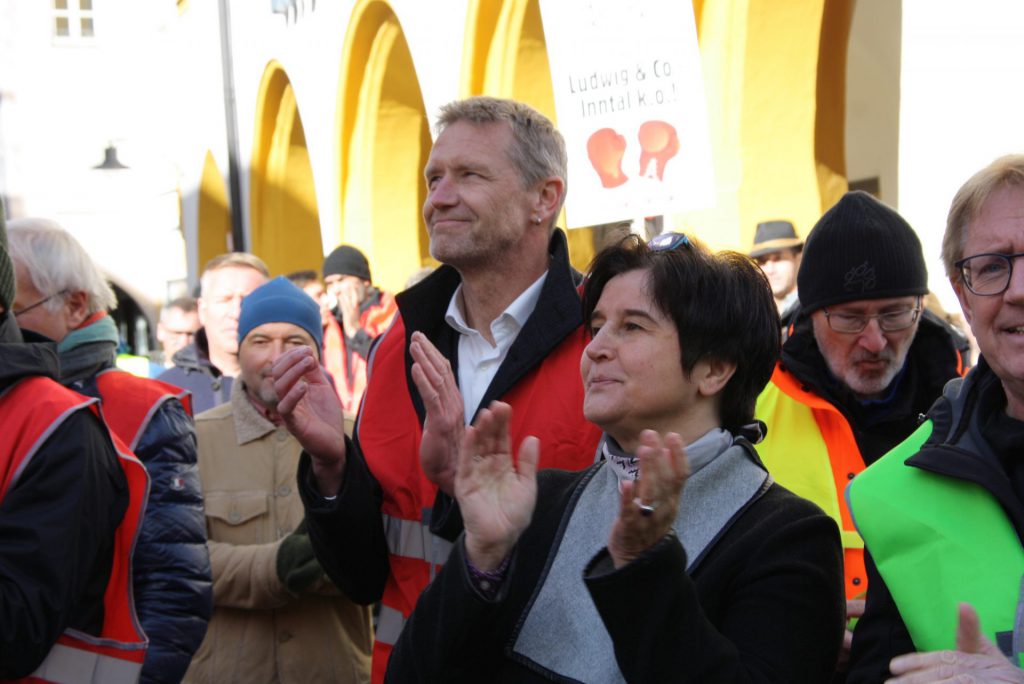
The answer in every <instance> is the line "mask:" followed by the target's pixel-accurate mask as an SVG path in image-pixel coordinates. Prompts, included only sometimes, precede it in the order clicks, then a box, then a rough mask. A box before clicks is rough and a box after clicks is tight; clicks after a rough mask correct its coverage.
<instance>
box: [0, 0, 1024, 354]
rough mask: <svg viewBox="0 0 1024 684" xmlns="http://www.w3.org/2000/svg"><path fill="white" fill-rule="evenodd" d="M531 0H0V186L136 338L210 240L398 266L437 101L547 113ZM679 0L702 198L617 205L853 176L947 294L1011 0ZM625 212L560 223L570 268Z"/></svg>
mask: <svg viewBox="0 0 1024 684" xmlns="http://www.w3.org/2000/svg"><path fill="white" fill-rule="evenodd" d="M539 1H540V0H177V1H175V0H145V1H144V2H139V1H138V0H44V1H37V2H27V1H25V0H0V194H2V196H3V198H4V200H5V202H6V203H7V208H8V213H9V214H10V215H12V216H26V215H42V216H48V217H52V218H54V219H56V220H58V221H59V222H60V223H62V224H63V225H64V226H65V227H67V228H68V229H69V230H71V231H72V232H74V233H75V234H76V236H78V238H79V239H80V240H81V241H82V242H83V244H84V245H85V246H86V248H87V249H89V250H90V252H91V253H92V254H93V255H94V257H95V258H96V259H97V261H98V262H99V263H100V264H101V266H102V267H103V268H104V269H105V270H106V272H107V273H108V274H109V276H110V278H111V280H112V281H113V282H114V284H115V285H116V286H117V288H118V295H119V297H120V298H121V307H120V308H121V310H122V313H121V314H119V318H118V320H119V322H120V323H121V326H122V334H123V335H124V336H125V338H126V339H127V340H129V342H130V343H131V344H132V345H133V347H134V349H135V350H136V351H137V352H139V353H145V352H146V351H148V348H149V346H150V345H151V342H152V340H151V330H153V329H154V328H155V320H156V319H155V316H156V312H157V310H158V307H159V306H160V305H161V304H162V303H163V302H165V301H167V300H168V299H170V298H173V297H175V296H178V295H180V294H184V293H186V292H188V291H190V290H191V289H192V288H193V287H194V286H195V285H196V283H197V281H198V273H199V272H200V270H201V269H202V265H203V264H204V263H205V262H206V261H207V260H208V259H209V258H211V257H213V256H215V255H216V254H219V253H221V252H224V251H227V250H229V249H245V250H248V251H252V252H254V253H256V254H257V255H259V256H260V257H262V258H263V259H264V260H265V261H266V262H267V263H268V265H269V266H270V268H271V270H272V272H273V274H275V275H276V274H280V273H287V272H290V271H294V270H298V269H304V268H318V267H319V266H320V263H321V260H322V258H323V255H324V254H325V253H326V252H329V251H330V250H331V249H332V248H333V247H334V246H336V245H337V244H338V243H340V242H342V241H344V242H349V243H352V244H355V245H357V246H359V247H360V248H361V249H363V250H364V251H365V252H366V254H367V255H368V256H369V258H370V261H371V263H372V265H373V272H374V278H375V280H376V281H377V282H378V283H379V284H380V285H381V286H383V287H384V288H385V289H389V290H393V291H397V290H400V289H401V288H402V285H403V283H404V282H405V280H406V278H407V277H408V276H409V275H410V274H411V273H413V272H415V271H416V270H418V269H419V268H421V267H422V266H424V265H430V264H431V260H430V257H429V254H428V252H427V237H426V233H425V229H424V227H423V221H422V218H421V215H420V207H421V205H422V203H423V200H424V197H425V187H424V184H423V181H422V167H423V163H424V161H425V159H426V157H427V154H428V152H429V149H430V144H431V123H432V121H433V119H434V116H435V114H436V113H437V110H438V108H439V107H440V106H441V105H442V104H444V103H446V102H448V101H450V100H452V99H455V98H458V97H463V96H468V95H473V94H491V95H499V96H507V97H514V98H517V99H521V100H524V101H526V102H528V103H530V104H532V105H534V106H535V107H537V108H538V109H540V110H541V111H543V112H545V113H546V114H548V115H549V116H552V118H555V116H554V115H555V111H554V97H553V91H552V87H551V76H550V70H549V66H548V56H547V44H548V41H551V40H564V41H571V40H572V39H573V38H572V36H571V35H567V36H551V35H546V34H545V31H544V27H543V24H542V21H541V12H540V6H539ZM545 1H546V0H545ZM552 1H558V0H552ZM692 7H693V12H694V18H695V22H696V27H697V34H698V40H699V45H700V53H701V60H702V65H701V66H702V70H703V74H704V85H705V91H706V103H705V105H706V107H707V111H708V116H709V120H710V135H711V146H712V150H713V157H714V169H715V206H714V207H713V208H711V209H705V210H701V211H694V212H689V213H685V214H679V215H671V216H664V217H661V218H658V219H657V220H651V221H647V225H646V226H643V225H641V226H633V229H634V230H638V231H642V230H647V231H648V232H650V231H652V230H662V229H664V230H685V231H687V232H691V233H694V234H696V235H698V236H699V237H701V238H702V239H703V240H705V241H706V242H708V243H710V244H711V245H713V246H715V247H723V248H725V247H728V248H738V249H744V250H745V249H746V247H747V245H748V244H749V243H750V240H751V238H752V235H753V231H754V227H755V225H756V224H757V223H758V222H759V221H763V220H767V219H777V218H784V219H789V220H791V221H793V223H794V224H795V225H796V227H797V230H798V231H799V232H800V234H801V235H806V233H807V231H809V230H810V228H811V226H812V225H813V224H814V221H815V220H816V219H817V218H818V216H820V214H821V213H822V212H823V211H824V210H825V209H827V208H828V207H829V206H831V205H832V204H833V203H834V202H835V201H836V200H837V199H838V198H839V196H841V194H842V193H843V192H845V191H846V190H847V188H860V189H864V190H867V191H868V192H871V193H873V194H875V195H876V196H878V197H879V198H881V199H882V200H883V201H885V202H887V203H889V204H891V205H893V206H894V207H897V208H898V209H899V210H900V211H901V213H903V214H904V215H905V216H906V217H907V219H908V220H909V221H910V223H911V224H912V225H913V226H914V227H915V229H916V230H917V231H918V232H919V234H920V236H921V238H922V241H923V242H924V246H925V250H926V254H927V255H928V256H929V258H930V262H929V269H930V271H931V275H932V285H933V289H935V290H936V292H937V293H938V295H939V297H940V299H941V300H942V301H943V302H944V303H946V304H947V306H954V305H953V303H952V300H951V291H950V290H949V288H948V286H947V285H946V284H945V283H944V278H943V275H942V269H941V266H940V264H939V261H938V251H939V240H940V237H941V234H942V230H943V228H944V216H945V212H946V210H947V208H948V204H949V201H950V200H951V198H952V195H953V192H954V191H955V189H956V187H957V186H958V185H959V184H960V182H962V181H963V180H964V179H965V178H966V177H967V176H968V175H969V174H970V173H972V172H973V171H974V170H975V169H977V168H979V167H980V166H982V165H983V164H985V163H987V162H988V161H990V160H991V159H992V158H994V157H996V156H998V155H1001V154H1005V153H1007V152H1012V151H1018V152H1019V151H1021V150H1024V130H1022V128H1021V126H1020V123H1019V122H1020V121H1021V120H1022V116H1024V90H1022V89H1021V88H1020V87H1019V84H1020V83H1021V82H1024V49H1022V48H1021V46H1022V45H1024V3H1020V2H1019V1H1018V0H978V1H977V2H972V3H964V2H961V1H959V0H903V1H902V2H901V1H900V0H785V1H780V0H692ZM622 40H623V41H642V40H643V36H628V35H623V36H622ZM571 180H572V179H571V178H570V191H571V187H572V183H571ZM571 227H572V228H574V229H576V228H580V227H577V226H571ZM622 229H623V227H622V226H617V225H612V226H603V227H597V228H580V229H578V230H573V231H571V233H570V243H571V248H572V255H573V261H574V263H575V265H576V266H577V268H581V269H582V268H585V266H586V264H587V262H588V261H589V259H590V257H591V256H592V255H593V253H594V250H595V248H598V247H600V245H601V243H602V241H603V240H605V239H607V238H608V237H609V236H610V235H613V234H616V232H617V231H619V230H622Z"/></svg>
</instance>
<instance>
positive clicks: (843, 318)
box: [821, 298, 921, 335]
mask: <svg viewBox="0 0 1024 684" xmlns="http://www.w3.org/2000/svg"><path fill="white" fill-rule="evenodd" d="M821 310H822V312H823V313H824V314H825V320H826V321H828V327H830V328H832V330H834V331H835V332H837V333H846V334H849V335H856V334H857V333H860V332H863V331H864V328H866V327H868V321H870V320H871V319H872V318H874V319H877V320H878V327H879V328H881V329H882V332H897V331H899V330H906V329H907V328H909V327H910V326H912V325H914V323H916V322H917V319H918V317H919V316H920V315H921V300H920V298H918V300H917V305H916V306H915V307H914V308H912V309H901V310H899V311H886V312H885V313H880V314H873V315H871V316H866V315H864V314H852V313H844V312H840V311H829V310H828V309H826V308H825V307H822V309H821Z"/></svg>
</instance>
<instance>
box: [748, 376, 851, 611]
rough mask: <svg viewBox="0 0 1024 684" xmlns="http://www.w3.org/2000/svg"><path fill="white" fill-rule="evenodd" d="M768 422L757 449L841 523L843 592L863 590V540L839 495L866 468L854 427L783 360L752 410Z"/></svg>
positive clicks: (780, 476)
mask: <svg viewBox="0 0 1024 684" xmlns="http://www.w3.org/2000/svg"><path fill="white" fill-rule="evenodd" d="M754 415H756V416H757V417H758V418H759V419H760V420H763V421H764V422H765V424H767V426H768V435H767V437H765V439H764V441H762V442H761V443H759V444H758V445H757V453H758V454H760V456H761V460H762V461H764V464H765V466H766V467H767V468H768V472H770V473H771V474H772V477H773V478H775V481H776V482H778V483H779V484H780V485H782V486H783V487H785V488H786V489H789V490H790V491H792V492H794V493H795V494H797V495H799V496H802V497H804V498H805V499H809V500H811V501H813V502H814V503H816V504H817V505H818V506H820V507H821V509H822V510H824V511H825V513H827V514H828V515H829V517H831V518H832V519H833V520H835V521H836V524H837V525H838V526H839V530H840V536H841V538H842V543H843V550H844V554H843V555H844V566H845V568H844V574H845V576H846V582H845V585H846V598H848V599H852V598H857V597H862V596H863V594H864V592H865V591H867V573H866V572H865V570H864V542H863V540H862V539H861V537H860V535H859V534H858V533H857V530H856V527H855V526H854V524H853V519H852V517H851V516H850V512H849V509H848V507H847V505H846V499H845V498H844V497H843V496H842V492H843V490H844V489H845V488H846V485H847V484H849V482H850V480H852V479H853V478H854V477H855V476H856V475H857V474H859V473H860V472H862V471H863V470H864V459H863V458H862V457H861V455H860V449H859V448H858V447H857V441H856V439H855V438H854V436H853V430H852V429H851V428H850V424H849V423H848V422H847V420H846V418H845V417H844V416H843V414H842V413H840V412H839V411H838V410H837V409H836V408H835V407H834V406H833V405H832V404H830V403H829V402H827V401H825V400H824V399H822V398H821V397H819V396H817V395H815V394H812V393H811V392H809V391H807V390H805V389H803V388H802V387H801V385H800V382H799V381H798V380H797V379H796V378H795V377H793V376H792V375H791V374H790V373H788V372H787V371H784V370H783V369H782V368H781V366H776V368H775V372H774V373H773V375H772V380H771V382H770V383H769V384H768V386H767V387H766V388H765V389H764V391H763V392H762V393H761V395H760V396H759V397H758V398H757V408H756V409H755V411H754Z"/></svg>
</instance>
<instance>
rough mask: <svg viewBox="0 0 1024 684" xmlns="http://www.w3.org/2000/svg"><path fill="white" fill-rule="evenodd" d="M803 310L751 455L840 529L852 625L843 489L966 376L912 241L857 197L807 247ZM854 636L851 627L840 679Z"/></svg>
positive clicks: (760, 409)
mask: <svg viewBox="0 0 1024 684" xmlns="http://www.w3.org/2000/svg"><path fill="white" fill-rule="evenodd" d="M797 282H798V287H799V291H800V303H801V308H800V313H799V315H798V316H797V317H796V320H795V323H794V330H793V333H792V335H791V336H790V337H789V338H788V339H787V340H786V342H785V344H784V345H783V347H782V357H781V360H780V361H779V363H778V366H777V367H776V369H775V373H774V375H772V381H771V383H770V384H769V385H768V387H767V388H765V390H764V392H762V393H761V396H760V398H759V399H758V402H757V411H756V413H755V415H757V417H758V418H759V419H761V420H763V421H764V422H765V423H766V424H767V426H768V436H767V438H766V439H765V440H764V442H763V443H762V444H761V445H760V447H759V449H758V451H759V452H760V453H761V457H762V458H763V459H764V463H765V465H766V466H768V471H769V472H770V473H771V474H772V476H773V477H774V478H775V479H776V481H778V483H779V484H781V485H782V486H784V487H786V488H787V489H790V490H792V491H793V492H795V493H796V494H799V495H800V496H803V497H806V498H808V499H810V500H811V501H813V502H815V503H816V504H818V505H819V506H821V507H822V508H823V509H824V510H825V512H826V513H828V514H829V515H831V516H832V518H833V519H834V520H835V521H836V523H837V524H839V526H840V529H841V530H842V535H843V546H844V548H845V572H846V597H847V599H848V614H849V616H850V618H851V619H853V618H855V617H857V616H859V615H860V613H861V612H862V611H863V606H864V602H863V599H864V592H865V591H866V590H867V588H868V582H867V575H866V574H865V570H864V552H863V543H862V541H861V539H860V537H859V536H858V535H857V532H856V529H855V528H854V525H853V521H852V520H851V519H850V513H849V510H848V508H847V505H846V499H845V498H844V497H843V490H844V488H845V487H846V484H847V483H848V482H849V481H850V480H852V479H853V478H854V477H855V476H856V475H857V474H858V473H860V472H861V471H862V470H864V467H865V466H866V465H868V464H870V463H873V462H874V461H876V460H877V459H878V458H879V457H881V456H882V455H883V454H884V453H886V452H887V451H888V450H889V449H891V448H892V447H894V446H896V445H897V444H899V443H900V442H901V441H902V440H903V439H904V438H906V436H907V435H909V434H910V433H911V432H913V431H914V429H915V428H916V427H917V421H918V416H919V415H921V414H922V413H924V412H925V411H927V410H928V407H929V406H931V404H932V402H933V401H935V399H936V398H937V397H938V396H939V394H940V393H941V392H942V386H943V385H944V384H945V383H946V382H947V381H948V380H949V379H950V378H954V377H956V376H957V375H958V374H959V373H961V372H963V370H964V363H963V359H962V358H961V356H960V354H959V352H958V351H957V348H956V340H955V337H954V335H953V333H952V332H951V329H950V327H949V326H948V325H947V324H946V323H944V322H943V321H941V320H939V319H938V318H937V317H935V316H934V315H933V314H931V313H929V312H928V311H927V310H925V309H924V308H923V306H922V303H921V299H922V297H923V296H924V295H925V294H926V293H927V291H928V274H927V271H926V269H925V263H924V255H923V254H922V252H921V242H920V241H919V240H918V238H917V235H916V234H915V233H914V231H913V229H912V228H911V227H910V226H909V225H908V224H907V222H906V221H904V220H903V218H902V217H901V216H900V215H899V214H897V213H896V212H895V211H893V210H892V209H891V208H889V207H888V206H886V205H884V204H882V203H881V202H879V201H878V200H876V199H875V198H873V197H872V196H870V195H868V194H866V193H863V192H850V193H847V194H846V195H844V196H843V198H842V199H840V200H839V202H837V203H836V205H835V206H833V207H832V208H831V209H829V210H828V211H827V212H825V214H824V215H823V216H822V217H821V219H820V220H819V221H818V223H817V224H816V225H815V226H814V229H813V230H811V233H810V235H808V237H807V243H806V244H805V245H804V250H803V258H802V260H801V262H800V272H799V273H798V275H797ZM851 638H852V633H851V632H850V631H849V630H848V631H847V634H846V643H845V646H844V652H843V662H842V663H841V665H840V669H841V671H845V667H846V662H845V661H846V657H847V656H848V654H849V646H850V640H851Z"/></svg>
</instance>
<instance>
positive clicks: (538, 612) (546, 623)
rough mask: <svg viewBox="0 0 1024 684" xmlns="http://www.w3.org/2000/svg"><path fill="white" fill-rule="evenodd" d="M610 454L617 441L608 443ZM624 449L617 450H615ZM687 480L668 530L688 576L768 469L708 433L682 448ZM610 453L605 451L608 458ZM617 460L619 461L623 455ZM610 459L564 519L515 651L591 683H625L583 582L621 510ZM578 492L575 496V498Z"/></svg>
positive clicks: (762, 485)
mask: <svg viewBox="0 0 1024 684" xmlns="http://www.w3.org/2000/svg"><path fill="white" fill-rule="evenodd" d="M605 447H610V448H611V454H614V452H615V450H616V449H617V445H615V444H614V442H612V443H611V444H609V443H607V442H605V444H603V445H602V448H605ZM618 451H619V452H621V449H619V450H618ZM686 453H687V458H688V460H689V463H690V471H691V474H690V477H689V479H688V480H687V482H686V487H685V488H684V489H683V496H682V500H681V501H680V505H679V513H678V515H677V516H676V522H675V524H673V526H672V528H673V530H674V531H675V533H676V535H677V536H678V537H679V540H680V542H681V543H682V544H683V548H685V549H686V554H687V558H688V559H689V566H688V567H687V568H686V570H687V572H688V573H692V572H693V571H694V569H695V568H696V567H697V565H698V564H699V563H700V561H701V560H703V558H704V557H705V556H706V554H707V551H708V550H709V549H710V548H711V547H712V546H713V544H714V542H715V540H716V539H718V537H719V536H720V535H721V533H722V532H723V530H724V529H725V528H726V527H727V526H728V525H729V523H730V522H731V521H732V520H733V519H734V518H735V517H736V514H737V513H738V512H739V511H741V510H743V509H744V508H745V507H746V506H747V505H748V504H749V503H750V502H752V501H753V500H755V499H756V498H757V497H759V496H760V495H761V494H762V493H763V492H764V491H765V489H767V486H766V485H767V484H770V482H771V481H770V479H769V477H770V476H769V475H768V473H766V472H765V470H764V468H763V467H762V466H761V465H760V464H759V463H755V462H754V460H753V459H752V458H751V456H750V454H749V453H748V452H747V450H746V449H745V448H744V447H743V446H740V445H739V444H737V443H735V442H734V439H733V436H732V435H730V434H729V433H727V432H725V431H724V430H718V429H716V430H712V431H711V432H709V433H707V434H706V435H704V436H703V437H701V438H700V439H699V440H697V441H696V442H694V443H693V444H691V445H689V446H688V447H687V449H686ZM611 454H609V455H611ZM620 460H621V459H620ZM615 470H616V469H614V468H612V467H609V466H608V462H605V463H604V464H602V465H601V466H598V468H597V469H596V471H595V472H593V473H592V476H591V477H589V478H588V479H586V480H584V481H583V482H582V483H581V487H582V488H583V489H582V492H580V491H579V490H577V493H576V494H574V501H575V505H573V503H572V502H570V505H569V508H568V509H567V510H566V513H565V515H566V516H567V517H568V520H567V522H566V521H565V519H563V529H564V534H563V536H562V538H561V539H560V540H559V541H558V546H557V547H556V549H555V550H554V558H553V559H551V560H550V562H549V564H548V572H547V574H546V576H544V577H542V578H541V580H540V583H539V586H538V589H537V591H536V592H535V593H534V597H533V599H532V600H531V602H530V604H529V606H528V607H527V609H526V615H525V617H524V618H523V620H522V627H521V629H520V631H519V633H518V635H517V637H516V641H515V644H514V646H513V651H514V652H515V653H517V654H519V655H521V656H523V657H526V658H528V659H530V660H532V661H534V662H535V663H537V664H538V665H540V666H542V667H544V668H546V669H547V670H550V671H552V672H555V673H558V674H559V675H562V676H564V677H570V678H572V679H574V680H578V681H581V682H588V684H612V683H617V682H623V681H625V680H624V679H623V676H622V673H621V672H620V671H619V667H618V664H617V663H616V661H615V651H614V646H613V644H612V641H611V637H609V636H608V632H607V631H606V630H605V628H604V624H603V623H602V622H601V617H600V615H598V612H597V608H596V607H595V606H594V603H593V601H592V600H591V598H590V594H589V593H588V592H587V589H586V586H585V585H584V583H583V569H584V568H585V567H586V565H587V563H588V562H589V561H590V560H591V559H592V558H593V557H594V555H596V554H597V553H598V552H599V551H600V550H601V549H603V548H604V547H605V546H606V545H607V542H608V533H609V531H610V530H611V526H612V523H613V522H614V521H615V517H616V515H617V513H618V508H619V506H618V502H619V485H618V483H619V478H618V477H617V476H616V472H615ZM577 494H578V496H577Z"/></svg>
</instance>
